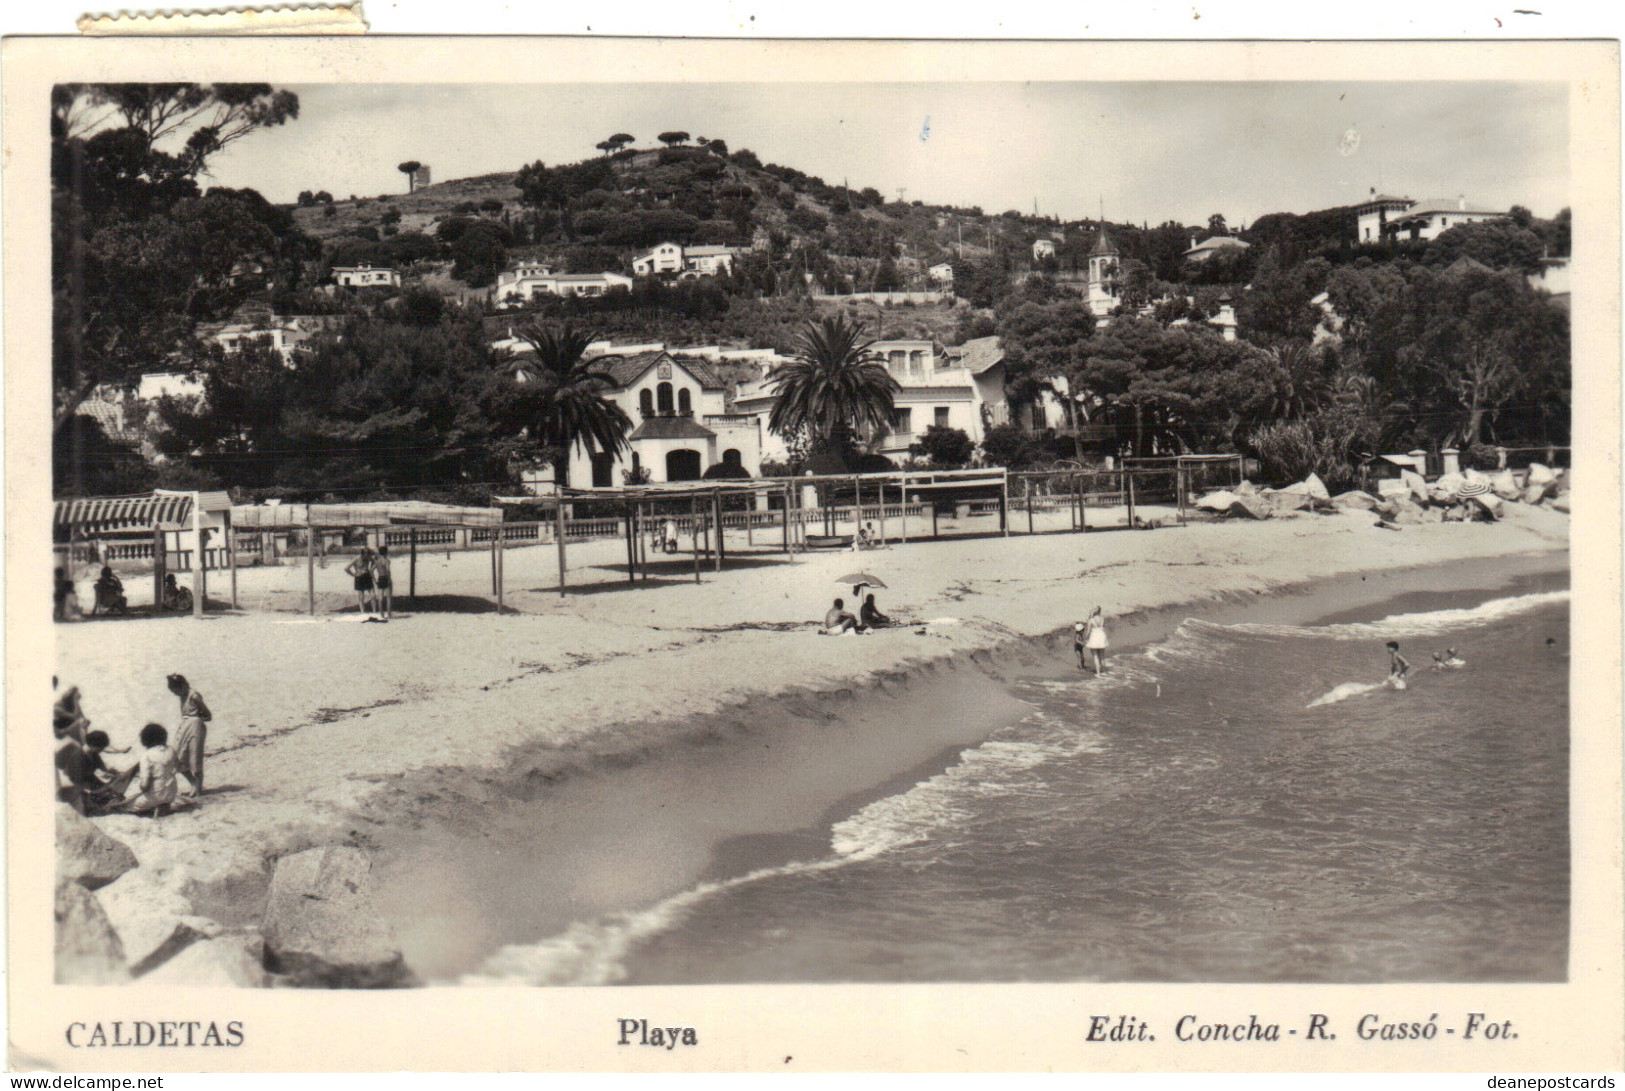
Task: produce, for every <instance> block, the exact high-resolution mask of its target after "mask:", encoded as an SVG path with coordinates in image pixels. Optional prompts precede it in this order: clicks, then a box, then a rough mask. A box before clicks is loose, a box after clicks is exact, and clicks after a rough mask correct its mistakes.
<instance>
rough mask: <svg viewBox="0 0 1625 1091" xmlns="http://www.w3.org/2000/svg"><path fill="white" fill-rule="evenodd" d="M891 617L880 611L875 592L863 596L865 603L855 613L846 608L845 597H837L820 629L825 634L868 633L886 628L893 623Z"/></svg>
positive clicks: (825, 615)
mask: <svg viewBox="0 0 1625 1091" xmlns="http://www.w3.org/2000/svg"><path fill="white" fill-rule="evenodd" d="M892 624H893V621H892V619H891V618H890V617H888V616H887V615H885V614H883V613H881V612H880V607H878V606H876V605H875V596H874V592H873V591H871V592H869V593H868V594H867V595H864V596H863V605H862V606H861V607H859V608H858V612H857V613H856V614H854V613H853V612H852V611H851V610H848V609H847V608H846V600H845V599H836V600H835V605H833V606H831V607H830V608H829V610H828V612H826V613H825V614H824V627H823V628H822V629H819V630H818V631H819V632H820V633H823V634H824V635H825V636H841V635H842V634H844V633H866V632H869V631H870V630H872V629H884V628H886V627H887V626H889V625H892Z"/></svg>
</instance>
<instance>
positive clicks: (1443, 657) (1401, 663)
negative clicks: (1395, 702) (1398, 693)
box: [1386, 640, 1467, 689]
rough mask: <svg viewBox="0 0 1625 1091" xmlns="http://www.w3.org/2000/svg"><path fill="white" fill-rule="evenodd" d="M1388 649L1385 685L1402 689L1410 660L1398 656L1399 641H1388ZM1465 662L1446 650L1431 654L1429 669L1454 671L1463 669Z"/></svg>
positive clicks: (1408, 671) (1452, 650)
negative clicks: (1431, 659)
mask: <svg viewBox="0 0 1625 1091" xmlns="http://www.w3.org/2000/svg"><path fill="white" fill-rule="evenodd" d="M1387 648H1388V678H1387V680H1386V684H1387V685H1388V687H1389V688H1390V689H1404V688H1405V684H1406V683H1405V676H1406V675H1407V674H1409V673H1410V672H1411V663H1410V660H1408V659H1406V658H1405V657H1404V656H1403V655H1400V654H1399V641H1397V640H1390V641H1389V642H1388V644H1387ZM1466 665H1467V660H1465V659H1463V658H1462V657H1461V656H1459V655H1457V654H1456V649H1455V648H1446V649H1445V650H1444V651H1442V652H1434V653H1433V666H1432V667H1431V668H1429V669H1431V670H1436V671H1442V670H1456V669H1458V668H1460V667H1465V666H1466Z"/></svg>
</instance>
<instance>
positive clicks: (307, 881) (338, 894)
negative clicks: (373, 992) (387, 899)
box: [262, 845, 412, 989]
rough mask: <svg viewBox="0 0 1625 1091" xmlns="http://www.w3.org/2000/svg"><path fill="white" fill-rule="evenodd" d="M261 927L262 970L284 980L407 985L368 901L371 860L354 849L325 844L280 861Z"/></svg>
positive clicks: (391, 940) (391, 938)
mask: <svg viewBox="0 0 1625 1091" xmlns="http://www.w3.org/2000/svg"><path fill="white" fill-rule="evenodd" d="M262 931H263V932H264V935H265V968H266V969H268V970H270V971H271V972H272V973H275V974H278V975H281V976H282V977H283V978H284V979H285V981H286V982H287V983H288V984H291V985H304V986H322V987H327V988H336V989H376V988H391V987H394V986H398V985H406V984H411V981H412V978H411V973H410V971H408V970H407V968H406V962H405V960H404V959H403V958H402V957H401V951H400V947H399V946H397V945H396V942H395V934H394V931H393V930H392V929H391V928H390V927H389V925H388V924H387V923H386V922H385V921H384V920H383V919H382V918H381V917H380V916H379V915H378V912H377V910H376V909H375V908H374V906H373V899H372V861H371V860H369V859H368V858H367V855H366V854H365V853H364V852H362V851H361V850H360V849H356V848H351V847H349V846H347V845H329V846H325V847H322V848H315V849H306V850H305V851H304V852H300V853H295V854H294V855H292V856H284V857H283V858H282V859H280V860H278V861H277V864H276V870H275V871H274V872H273V873H272V875H271V889H270V893H269V895H268V897H267V901H266V906H265V920H264V926H263V929H262Z"/></svg>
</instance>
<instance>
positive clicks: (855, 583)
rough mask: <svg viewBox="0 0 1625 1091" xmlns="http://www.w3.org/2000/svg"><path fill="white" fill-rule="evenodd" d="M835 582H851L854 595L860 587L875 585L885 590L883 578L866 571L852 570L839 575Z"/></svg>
mask: <svg viewBox="0 0 1625 1091" xmlns="http://www.w3.org/2000/svg"><path fill="white" fill-rule="evenodd" d="M835 582H836V583H849V584H851V585H852V593H853V594H854V595H855V594H857V593H858V589H859V588H860V587H875V588H879V589H880V590H882V591H884V590H886V581H885V580H883V579H881V578H880V577H879V576H871V575H869V573H867V572H853V573H850V574H848V575H845V576H841V577H839V578H838V579H836V581H835Z"/></svg>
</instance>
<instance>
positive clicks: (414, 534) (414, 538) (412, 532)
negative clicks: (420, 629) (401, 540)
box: [406, 527, 418, 607]
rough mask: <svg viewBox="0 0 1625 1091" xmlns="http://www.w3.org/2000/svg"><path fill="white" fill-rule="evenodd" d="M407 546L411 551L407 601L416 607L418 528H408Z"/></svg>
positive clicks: (407, 570)
mask: <svg viewBox="0 0 1625 1091" xmlns="http://www.w3.org/2000/svg"><path fill="white" fill-rule="evenodd" d="M406 545H407V549H408V550H409V551H410V560H409V561H408V562H407V567H406V601H407V602H410V603H411V604H412V605H413V606H414V607H416V606H417V604H418V601H417V600H418V528H417V527H408V528H407V531H406Z"/></svg>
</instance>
